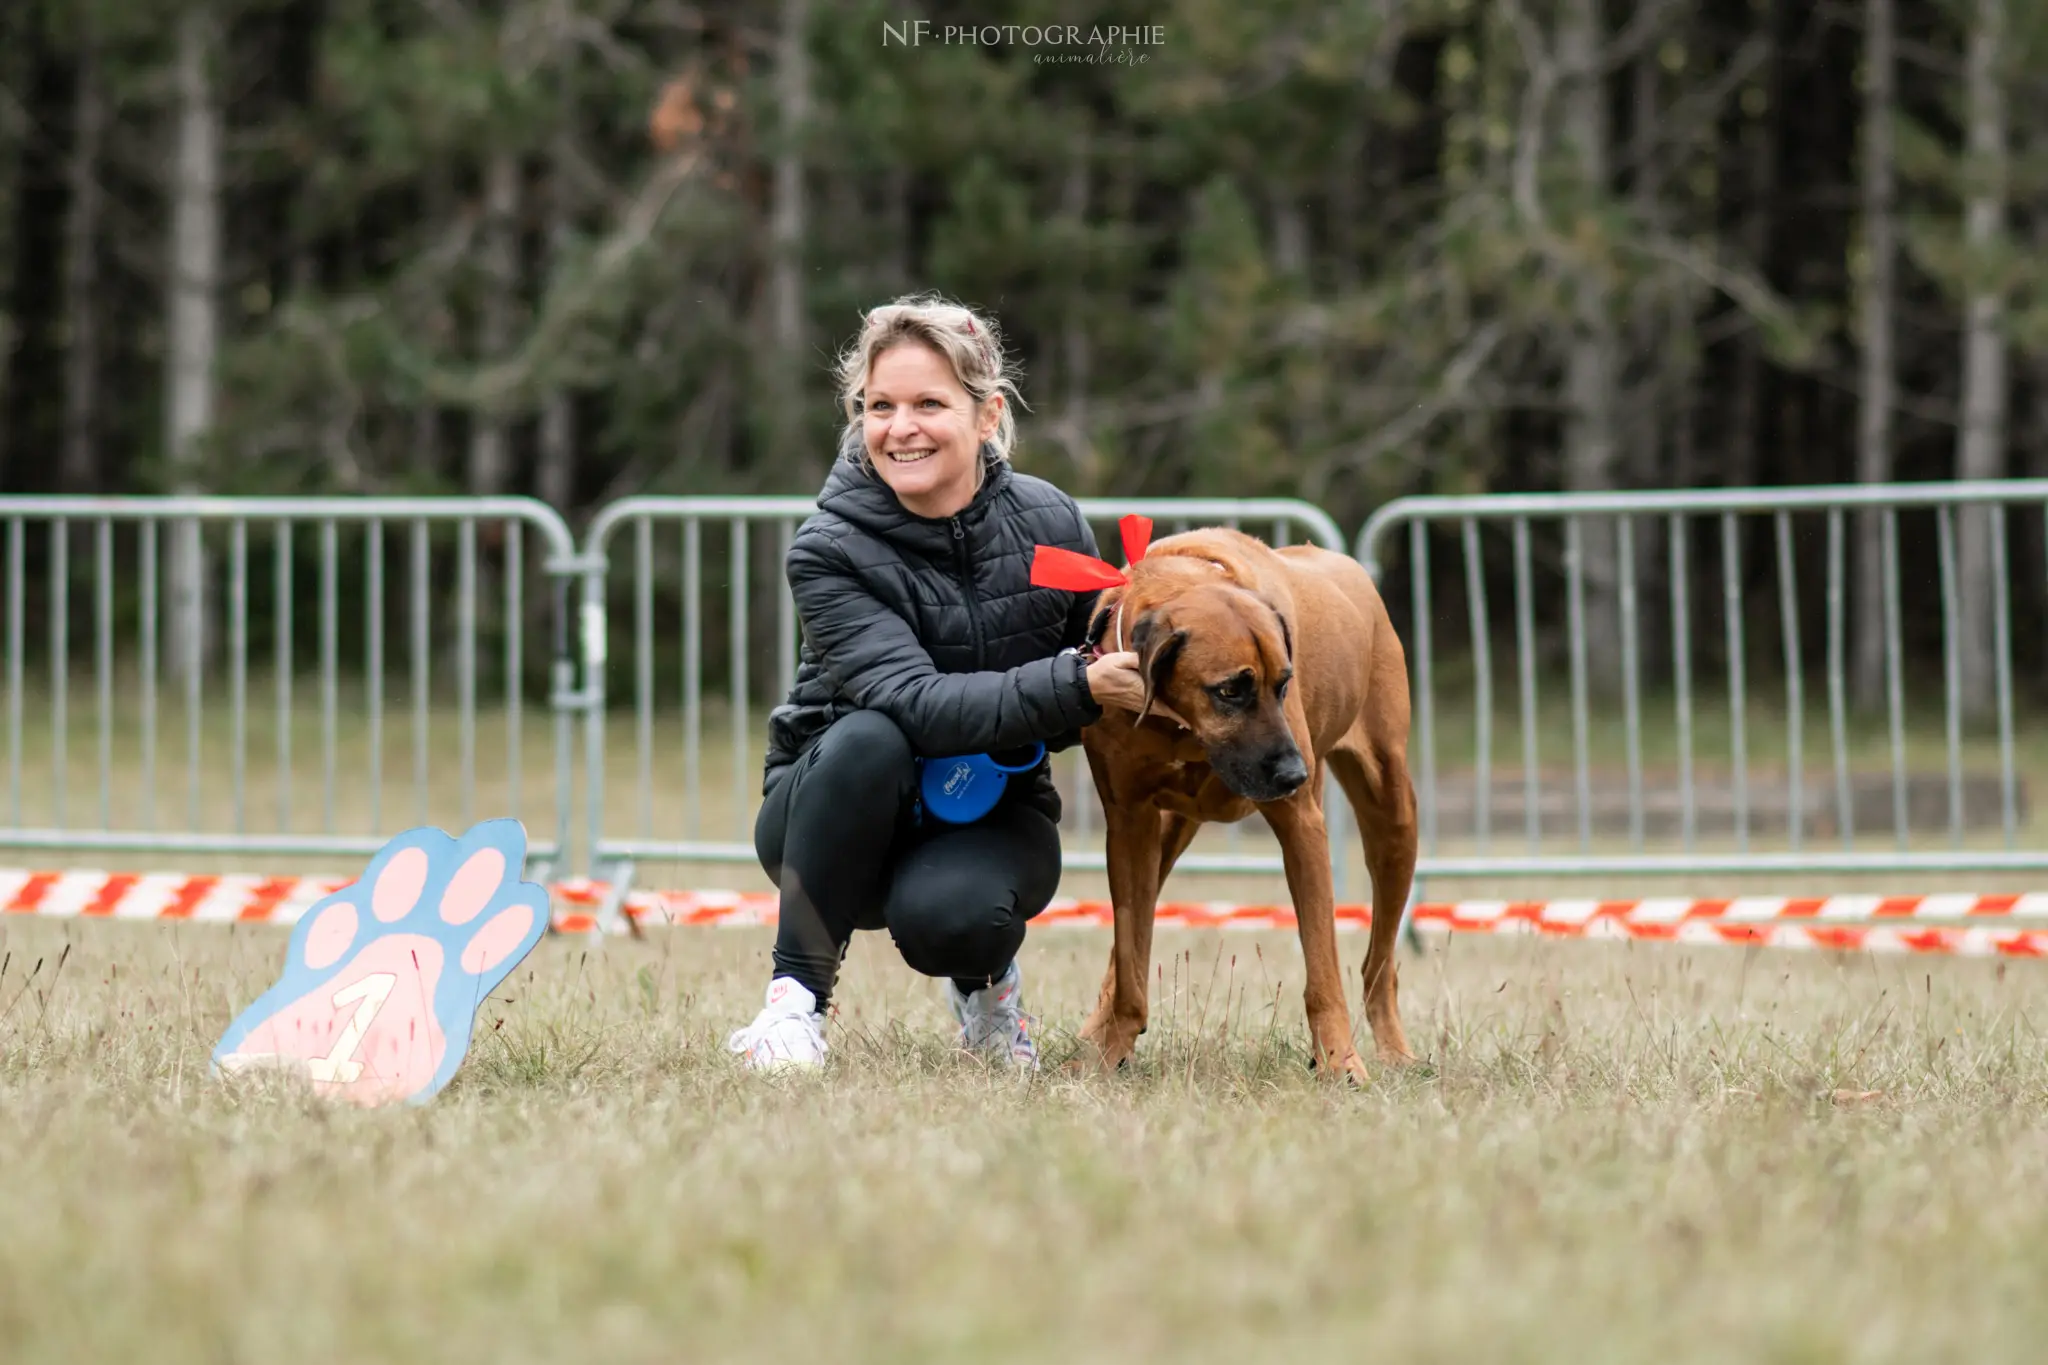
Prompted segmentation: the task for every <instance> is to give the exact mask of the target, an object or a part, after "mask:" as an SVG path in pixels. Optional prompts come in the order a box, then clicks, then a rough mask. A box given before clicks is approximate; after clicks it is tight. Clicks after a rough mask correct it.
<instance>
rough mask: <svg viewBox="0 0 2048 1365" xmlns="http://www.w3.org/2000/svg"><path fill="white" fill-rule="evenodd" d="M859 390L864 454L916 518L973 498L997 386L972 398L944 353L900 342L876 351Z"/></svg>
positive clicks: (997, 415)
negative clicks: (983, 396)
mask: <svg viewBox="0 0 2048 1365" xmlns="http://www.w3.org/2000/svg"><path fill="white" fill-rule="evenodd" d="M863 396H864V406H863V408H862V414H863V416H862V439H863V441H864V442H865V444H866V446H867V454H868V459H869V461H870V462H872V464H873V465H874V469H875V473H876V474H877V475H879V476H880V477H881V480H882V482H883V483H886V484H888V485H889V488H890V491H891V492H893V493H895V494H896V500H897V501H898V502H900V503H902V504H903V506H904V507H905V508H907V509H908V510H910V511H911V512H914V513H915V514H917V515H918V516H921V517H950V516H952V515H953V514H954V513H955V512H958V511H959V510H960V509H961V508H963V507H965V506H967V504H968V503H970V502H972V501H973V500H974V493H975V490H976V489H978V488H979V487H980V486H981V444H982V442H983V441H986V440H987V439H988V438H989V437H990V436H991V435H993V434H994V433H995V429H996V423H997V422H998V421H999V420H1000V419H1001V417H1002V412H1003V396H1002V395H1001V394H1000V393H997V394H991V395H990V396H989V397H988V398H987V399H985V400H984V401H982V402H981V403H979V404H977V403H976V402H975V401H974V398H973V396H972V395H971V394H969V393H968V392H967V390H966V388H965V387H964V386H962V384H961V383H960V380H959V378H958V376H956V375H955V374H954V373H953V368H952V366H951V365H949V364H947V363H946V359H945V357H944V356H941V355H940V354H939V353H938V352H937V351H934V350H932V349H931V348H930V347H929V346H923V345H918V344H915V343H907V344H904V345H900V346H892V347H890V348H889V349H888V350H886V351H884V352H882V353H881V354H880V355H878V356H876V357H875V360H874V364H873V365H871V366H870V367H869V369H868V379H867V386H866V388H865V389H864V390H863Z"/></svg>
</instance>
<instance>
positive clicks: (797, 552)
mask: <svg viewBox="0 0 2048 1365" xmlns="http://www.w3.org/2000/svg"><path fill="white" fill-rule="evenodd" d="M818 509H819V510H818V511H817V513H816V514H815V515H814V516H812V517H811V518H810V519H809V520H808V521H806V522H805V523H804V524H803V527H802V529H800V530H799V531H798V532H797V534H796V539H795V540H794V542H793V543H792V544H791V545H790V549H789V556H788V559H787V562H786V564H785V566H784V567H785V569H786V571H787V573H788V575H789V586H790V590H791V592H792V593H794V594H795V597H796V609H797V616H798V618H799V619H800V620H801V621H802V623H803V650H802V654H801V658H800V662H799V664H798V667H797V673H796V685H795V686H794V687H792V688H791V689H790V692H789V698H788V700H787V701H785V702H783V704H782V705H780V706H778V707H776V708H775V709H774V710H773V711H772V712H770V713H769V716H768V763H767V771H766V772H765V773H764V774H763V778H762V785H763V788H764V789H765V788H766V786H767V783H768V780H769V779H771V778H772V777H773V776H774V774H775V771H776V770H777V769H778V768H780V767H782V766H784V765H785V764H788V763H791V762H794V761H795V759H796V757H797V755H799V754H801V753H802V752H803V751H804V749H805V748H806V747H807V746H809V745H810V743H811V742H812V741H813V740H815V739H816V738H817V737H818V735H819V734H820V733H821V732H822V731H823V730H824V729H825V727H826V726H828V725H830V724H831V723H832V722H833V721H835V720H837V719H838V718H839V717H841V716H843V715H846V714H847V713H848V712H851V711H857V710H871V711H879V712H881V713H882V714H883V715H885V716H887V717H889V718H890V719H891V720H893V721H895V722H896V724H897V725H898V726H899V727H900V728H901V729H902V731H903V733H904V734H905V735H907V736H908V737H909V739H910V742H911V745H912V747H914V748H915V749H916V751H917V752H918V753H919V754H920V755H924V756H926V757H938V756H944V755H949V754H972V753H990V752H999V751H1001V750H1004V749H1013V748H1018V747H1021V746H1026V745H1029V744H1031V743H1032V742H1034V741H1041V740H1042V741H1044V743H1045V745H1046V747H1047V748H1048V749H1050V750H1055V751H1057V750H1059V749H1064V748H1068V747H1071V746H1072V745H1074V744H1076V743H1078V742H1079V741H1080V737H1081V734H1080V732H1081V727H1082V726H1084V725H1086V724H1088V723H1089V722H1091V721H1094V720H1095V719H1097V718H1098V717H1100V716H1101V714H1102V708H1101V707H1100V706H1098V705H1096V703H1095V701H1094V699H1093V698H1092V697H1090V696H1089V695H1088V683H1087V678H1086V666H1085V665H1084V664H1083V663H1082V661H1081V659H1080V657H1079V656H1077V655H1072V654H1066V655H1062V654H1060V653H1059V651H1060V650H1061V649H1062V648H1064V647H1066V646H1068V645H1079V644H1081V643H1082V641H1083V639H1084V637H1085V636H1086V634H1087V627H1088V613H1089V609H1090V608H1091V607H1092V606H1093V605H1094V601H1095V594H1093V593H1072V592H1066V591H1063V590H1060V589H1056V588H1034V587H1032V586H1031V558H1032V550H1033V547H1034V546H1036V545H1057V546H1060V547H1062V548H1064V549H1069V550H1075V551H1078V552H1079V553H1081V554H1086V555H1093V554H1096V553H1097V551H1096V547H1095V536H1094V534H1093V533H1092V532H1091V531H1090V530H1089V529H1088V523H1087V522H1086V521H1084V520H1082V518H1081V511H1080V508H1079V507H1077V506H1076V505H1075V503H1074V500H1073V499H1072V498H1070V497H1068V496H1067V495H1066V494H1064V493H1062V492H1060V490H1059V489H1057V488H1054V487H1053V486H1052V485H1051V484H1049V483H1047V482H1045V481H1044V480H1043V479H1035V478H1033V477H1031V476H1030V475H1028V474H1019V473H1017V472H1016V471H1015V470H1013V469H1011V468H1010V466H1009V465H1008V464H1007V463H1006V462H1004V461H1001V460H991V461H989V463H988V466H987V470H986V473H985V476H984V477H983V479H982V484H981V489H980V491H979V492H977V493H976V494H975V495H974V501H973V502H972V503H970V504H968V506H967V507H966V508H965V509H964V510H962V511H961V512H960V513H959V514H957V515H956V516H953V517H948V518H943V519H934V518H930V517H920V516H917V515H915V514H914V513H911V512H909V511H907V510H905V508H904V507H903V504H901V503H899V502H898V501H897V500H896V495H895V494H894V493H892V492H890V491H889V487H888V485H887V484H885V483H883V482H882V481H881V479H879V478H878V477H876V476H874V475H872V474H869V473H868V472H867V471H866V470H864V469H863V468H861V466H860V465H859V464H857V463H855V460H854V458H853V456H851V455H850V454H842V456H841V457H840V459H839V460H838V461H836V462H835V463H834V465H833V467H832V472H831V474H830V475H829V476H828V477H827V478H826V480H825V487H824V490H823V491H822V492H821V493H820V494H819V495H818ZM1013 799H1016V800H1026V801H1029V802H1030V803H1031V804H1032V805H1034V806H1037V807H1038V808H1039V809H1040V810H1043V811H1044V812H1045V813H1046V814H1047V815H1048V816H1050V817H1051V818H1052V819H1055V820H1057V819H1058V818H1059V813H1060V800H1059V794H1058V792H1057V791H1056V790H1055V788H1054V787H1053V783H1052V774H1051V771H1050V769H1049V767H1047V766H1046V765H1040V766H1039V768H1038V769H1037V770H1036V771H1035V772H1033V773H1032V774H1030V776H1029V777H1028V778H1025V777H1016V778H1012V779H1011V780H1010V783H1009V787H1008V788H1007V789H1006V790H1005V792H1004V794H1003V800H1004V801H1005V802H1006V803H1007V802H1009V801H1011V800H1013Z"/></svg>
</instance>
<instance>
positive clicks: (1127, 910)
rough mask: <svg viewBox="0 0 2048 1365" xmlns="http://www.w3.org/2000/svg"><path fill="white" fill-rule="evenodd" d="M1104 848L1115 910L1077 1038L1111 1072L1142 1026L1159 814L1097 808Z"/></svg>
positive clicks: (1144, 808)
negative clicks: (1103, 969) (1094, 993)
mask: <svg viewBox="0 0 2048 1365" xmlns="http://www.w3.org/2000/svg"><path fill="white" fill-rule="evenodd" d="M1103 823H1104V825H1105V826H1106V827H1107V828H1106V830H1105V839H1104V852H1105V854H1106V855H1107V861H1108V864H1109V899H1110V903H1111V904H1112V905H1113V906H1114V907H1115V909H1116V938H1115V941H1114V942H1113V943H1112V944H1111V945H1110V950H1109V970H1108V972H1107V973H1105V974H1104V976H1103V979H1102V994H1101V996H1100V997H1099V998H1098V999H1097V1000H1096V1002H1095V1012H1094V1013H1093V1014H1091V1015H1089V1016H1088V1022H1087V1023H1085V1024H1083V1025H1082V1026H1081V1040H1082V1042H1083V1043H1084V1044H1085V1045H1086V1047H1087V1049H1088V1051H1087V1052H1086V1053H1084V1055H1083V1061H1084V1063H1085V1061H1087V1060H1089V1059H1091V1058H1092V1060H1093V1061H1094V1063H1095V1064H1096V1065H1097V1066H1099V1067H1100V1068H1101V1069H1102V1070H1104V1071H1114V1070H1115V1069H1116V1068H1117V1067H1119V1066H1121V1065H1123V1063H1124V1062H1125V1061H1127V1060H1129V1058H1130V1056H1131V1054H1132V1053H1134V1052H1136V1051H1137V1047H1138V1035H1139V1034H1141V1033H1143V1032H1144V1031H1145V1020H1146V1015H1147V1010H1148V1005H1149V1001H1148V998H1147V993H1146V987H1147V979H1146V978H1147V973H1149V972H1150V971H1151V970H1152V918H1153V915H1154V913H1155V912H1156V911H1157V910H1158V908H1159V838H1160V818H1159V811H1158V809H1157V808H1156V807H1154V806H1151V805H1149V804H1146V805H1140V806H1137V807H1136V808H1134V809H1129V810H1126V809H1122V808H1120V807H1118V806H1115V805H1112V806H1110V807H1109V808H1108V809H1106V810H1105V811H1104V812H1103Z"/></svg>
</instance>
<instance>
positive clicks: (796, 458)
mask: <svg viewBox="0 0 2048 1365" xmlns="http://www.w3.org/2000/svg"><path fill="white" fill-rule="evenodd" d="M810 18H811V7H810V0H782V15H781V28H780V31H779V32H778V33H777V35H776V42H775V95H776V101H777V103H778V104H779V106H780V109H781V117H780V139H779V143H778V146H777V148H776V152H775V180H774V190H773V200H772V203H771V204H770V208H769V222H768V250H769V262H768V348H769V364H768V367H767V373H766V375H765V376H764V378H765V380H766V382H767V384H768V386H769V391H768V392H766V393H764V394H761V395H759V396H758V398H757V401H759V402H761V403H763V404H765V408H764V415H765V416H766V418H767V424H766V426H767V431H768V442H769V455H770V459H771V461H772V464H771V468H773V469H774V470H776V471H777V472H778V473H779V474H782V475H783V476H784V477H789V476H792V475H793V476H795V477H796V478H797V479H798V480H799V482H800V484H801V486H803V487H806V488H808V487H809V486H810V485H811V483H812V482H813V481H814V476H815V478H823V477H824V473H825V462H824V461H823V460H822V459H820V458H818V457H816V456H807V455H806V454H805V452H804V451H803V450H801V449H800V447H799V442H800V440H801V436H802V432H803V424H802V421H801V417H802V413H803V404H802V402H801V401H800V398H799V395H798V390H799V389H800V388H801V386H802V384H803V376H804V289H803V269H804V232H805V228H806V221H805V212H804V139H805V137H806V135H807V130H808V127H809V124H810V117H811V62H810V48H809V46H808V36H809V32H810Z"/></svg>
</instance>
